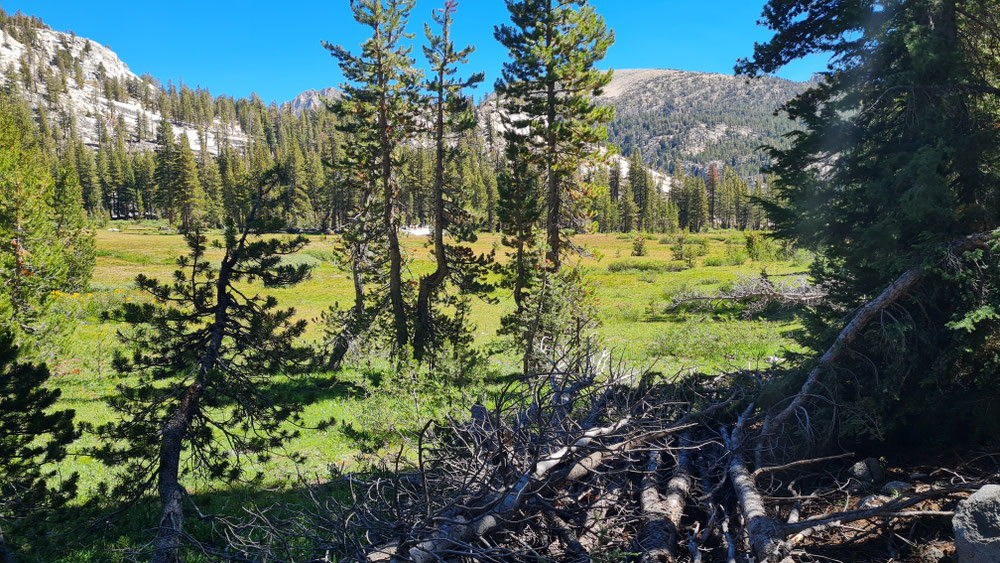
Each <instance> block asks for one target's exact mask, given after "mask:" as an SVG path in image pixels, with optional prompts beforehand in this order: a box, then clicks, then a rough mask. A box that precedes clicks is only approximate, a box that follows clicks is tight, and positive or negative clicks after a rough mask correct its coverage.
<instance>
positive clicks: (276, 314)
mask: <svg viewBox="0 0 1000 563" xmlns="http://www.w3.org/2000/svg"><path fill="white" fill-rule="evenodd" d="M276 183H277V174H274V173H269V174H266V175H265V181H264V182H263V183H261V184H260V185H258V187H257V190H256V196H255V198H254V200H255V201H254V204H253V206H252V208H251V210H250V212H249V214H248V215H247V218H246V222H245V223H244V224H242V225H238V226H237V225H235V224H234V223H232V222H230V223H229V225H228V226H227V228H226V232H225V236H224V243H223V245H222V246H223V252H224V253H223V256H222V261H221V263H220V264H219V265H218V266H213V265H212V263H211V262H210V261H209V260H208V259H207V257H206V243H207V239H206V238H205V236H204V235H203V234H202V233H201V232H200V231H198V230H196V229H193V230H191V231H189V232H187V233H186V234H185V236H186V239H187V243H188V246H189V248H190V253H189V254H188V255H187V256H182V257H180V258H179V259H178V261H177V264H178V270H177V272H175V275H174V281H173V282H172V283H164V282H160V281H157V280H155V279H151V278H148V277H146V276H145V275H140V276H139V277H138V278H136V284H137V286H138V287H139V289H141V290H142V291H144V292H145V293H147V294H148V295H149V297H150V298H151V301H149V302H145V303H128V304H125V305H124V307H123V308H122V310H121V311H120V312H119V313H118V315H116V318H117V320H119V321H121V322H124V323H126V324H127V325H130V326H131V327H133V328H132V330H126V331H123V332H122V333H121V334H122V340H123V344H124V345H125V350H124V352H122V353H120V354H119V355H118V356H117V357H116V359H115V365H116V368H117V370H118V371H119V372H120V373H122V374H127V375H128V376H129V378H130V379H128V380H126V381H127V382H126V383H123V384H121V385H120V386H119V388H118V395H117V396H115V397H113V398H111V399H110V400H109V406H110V407H111V409H112V410H114V411H115V412H117V413H119V414H120V415H121V417H122V418H121V420H120V421H117V422H111V423H108V424H105V425H102V426H100V427H98V428H97V429H96V431H97V433H98V434H99V435H100V436H102V437H103V438H104V441H103V445H101V446H99V447H98V448H96V449H95V450H94V451H93V455H94V456H95V457H97V458H98V459H101V460H102V461H104V462H105V463H107V464H108V465H111V466H115V467H118V468H120V469H121V471H122V473H121V477H122V479H121V481H120V483H119V484H118V485H117V486H116V488H115V493H117V494H118V495H119V496H121V497H123V498H133V499H134V498H137V497H138V496H140V495H143V494H146V493H147V492H148V491H147V488H148V484H149V483H150V482H151V481H155V482H156V483H157V489H158V492H159V496H160V502H161V504H162V516H161V519H160V521H159V525H158V527H157V534H156V539H155V542H154V548H155V551H154V555H153V558H152V560H153V561H154V562H157V563H176V562H178V561H180V560H181V559H180V555H179V549H180V546H181V539H182V536H183V521H184V510H183V506H184V496H183V495H184V487H183V485H182V484H181V478H182V477H183V476H184V475H187V474H188V473H190V472H196V473H198V474H201V475H205V476H207V477H209V478H216V479H228V480H230V481H235V480H237V479H241V478H243V476H244V475H245V473H246V471H247V466H248V465H249V462H250V461H251V460H256V461H263V460H266V459H267V458H268V456H269V454H270V452H272V451H274V450H275V449H276V448H278V447H280V446H281V445H282V444H284V443H285V442H287V441H288V440H289V439H291V438H293V437H294V436H295V435H296V434H297V432H295V431H292V430H289V429H288V428H287V427H286V426H285V423H286V422H297V421H298V420H299V413H300V412H301V408H302V407H301V406H299V405H297V404H289V403H286V402H283V401H282V400H281V399H280V398H279V397H276V396H275V395H274V394H273V393H271V392H270V391H269V388H268V385H267V384H268V383H269V382H271V381H272V380H273V378H274V377H276V376H278V375H280V374H290V373H295V371H296V370H297V369H298V367H299V366H302V365H304V364H305V362H306V360H307V359H308V356H309V354H308V352H307V351H306V350H305V349H302V348H299V347H298V346H297V345H296V339H298V338H299V337H300V336H301V335H302V333H303V331H304V330H305V321H302V320H300V321H293V320H292V319H293V316H294V310H292V309H278V308H277V301H276V300H275V298H274V297H273V296H266V297H265V296H261V295H253V294H252V293H250V292H248V291H247V290H246V287H245V284H247V283H252V282H258V283H262V284H263V286H264V287H265V288H268V289H273V288H283V287H289V286H292V285H295V284H296V283H298V282H300V281H302V280H303V279H305V278H306V276H307V275H308V274H309V269H308V267H307V266H306V265H298V266H293V265H288V264H283V263H282V261H281V259H282V257H283V256H286V255H288V254H292V253H294V252H297V251H298V250H300V249H301V248H302V247H303V246H304V245H305V244H307V242H308V241H307V240H306V239H305V238H302V237H297V238H294V239H290V240H278V239H269V240H267V239H260V238H257V237H258V236H259V235H261V234H263V233H265V232H267V231H269V230H273V229H274V228H275V227H276V226H277V224H276V223H275V222H274V221H273V220H270V219H267V217H268V216H269V215H271V213H269V210H273V207H274V204H275V202H274V201H273V191H274V186H275V185H276ZM185 460H187V461H185ZM250 477H252V478H255V479H259V478H260V477H262V475H261V474H256V475H251V476H250Z"/></svg>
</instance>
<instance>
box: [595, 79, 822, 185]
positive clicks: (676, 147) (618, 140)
mask: <svg viewBox="0 0 1000 563" xmlns="http://www.w3.org/2000/svg"><path fill="white" fill-rule="evenodd" d="M807 87H808V83H803V82H792V81H789V80H783V79H780V78H773V77H764V78H761V79H758V80H754V81H747V80H746V79H744V78H739V77H734V76H727V75H723V74H706V73H700V72H687V71H680V70H653V69H625V70H616V71H615V74H614V78H613V80H612V81H611V83H610V84H609V85H608V87H607V88H606V89H605V91H604V94H603V95H602V96H600V98H599V100H600V102H601V103H606V104H613V105H614V106H615V107H616V114H615V119H614V121H613V122H612V123H611V124H610V126H609V127H608V132H609V138H610V141H611V143H612V144H613V145H615V146H618V147H619V148H620V149H621V150H622V152H623V153H624V154H631V152H632V151H633V150H635V149H640V150H641V151H642V154H643V157H644V159H645V161H646V162H648V163H650V164H651V165H652V166H654V167H656V168H659V169H661V170H668V169H671V168H672V166H673V165H676V164H681V165H682V166H684V168H685V169H687V170H691V169H694V170H700V169H703V168H704V167H706V166H707V165H708V164H709V163H710V162H722V163H724V164H727V165H730V166H733V167H735V168H737V169H738V170H739V171H740V172H741V173H743V174H746V175H748V174H754V173H756V172H757V171H758V170H759V168H760V166H761V165H762V164H764V163H765V162H766V155H765V154H764V153H763V152H762V151H760V150H758V147H759V146H760V145H762V144H779V145H780V144H782V143H783V142H784V141H783V139H782V138H781V137H782V135H784V134H785V133H788V132H789V131H792V130H793V129H794V123H792V122H791V121H789V120H788V119H787V118H786V117H785V116H784V115H777V116H776V115H774V112H775V110H776V109H777V108H778V107H779V106H780V105H781V104H782V103H784V102H786V101H788V100H790V99H791V98H793V97H794V96H795V95H797V94H799V93H800V92H802V91H803V90H805V89H806V88H807Z"/></svg>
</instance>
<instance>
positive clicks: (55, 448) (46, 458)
mask: <svg viewBox="0 0 1000 563" xmlns="http://www.w3.org/2000/svg"><path fill="white" fill-rule="evenodd" d="M19 354H20V350H19V349H18V346H17V345H16V344H15V343H14V336H13V334H11V333H10V332H9V331H8V330H7V329H6V328H4V329H0V561H13V560H14V557H13V550H14V548H15V547H16V546H11V545H9V544H8V542H7V541H5V532H9V531H10V528H11V527H17V526H19V525H23V524H25V523H26V522H30V520H31V519H32V516H33V515H35V514H37V513H38V511H39V510H42V509H51V508H56V507H58V506H61V505H62V504H64V503H65V502H66V501H67V500H69V499H70V498H71V497H72V496H73V494H75V492H76V485H77V477H78V475H77V474H75V473H74V474H72V475H66V476H64V479H65V480H64V481H62V483H60V484H58V485H57V486H53V485H54V483H51V481H52V480H53V478H54V477H55V476H56V470H55V469H54V468H53V465H51V464H54V463H58V462H60V461H62V460H63V459H64V458H65V457H66V446H68V445H69V444H70V443H71V442H72V441H73V440H75V439H76V437H77V436H78V432H77V431H76V428H75V427H74V424H73V418H74V412H73V411H72V410H62V409H57V408H55V407H56V404H57V401H58V400H59V396H60V391H59V390H58V389H48V388H46V387H45V384H46V382H47V380H48V379H49V370H48V368H47V367H46V366H45V365H44V364H41V365H32V364H30V363H23V362H22V361H21V360H20V359H19ZM44 464H49V465H48V467H46V466H45V465H44Z"/></svg>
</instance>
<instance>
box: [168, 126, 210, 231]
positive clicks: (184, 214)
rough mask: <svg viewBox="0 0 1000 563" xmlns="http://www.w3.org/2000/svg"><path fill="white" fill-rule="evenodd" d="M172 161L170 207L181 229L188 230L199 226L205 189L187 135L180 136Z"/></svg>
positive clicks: (203, 207) (203, 205)
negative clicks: (179, 221)
mask: <svg viewBox="0 0 1000 563" xmlns="http://www.w3.org/2000/svg"><path fill="white" fill-rule="evenodd" d="M175 158H176V160H175V161H174V164H173V168H174V178H173V179H174V187H173V198H174V199H173V201H172V202H171V205H172V207H173V208H174V209H175V210H176V213H177V214H179V215H180V219H181V230H182V231H183V232H188V231H191V230H193V229H196V228H198V227H199V226H200V224H201V222H202V220H203V213H204V209H205V191H204V190H203V189H202V187H201V180H199V178H198V163H197V161H195V158H194V152H192V151H191V145H190V143H189V142H188V138H187V136H181V138H180V142H179V143H178V148H177V150H176V157H175Z"/></svg>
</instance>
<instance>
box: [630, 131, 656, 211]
mask: <svg viewBox="0 0 1000 563" xmlns="http://www.w3.org/2000/svg"><path fill="white" fill-rule="evenodd" d="M648 176H649V174H648V172H647V171H646V165H645V163H643V161H642V151H640V150H639V149H635V150H634V151H632V156H631V158H629V167H628V184H629V191H630V192H631V194H632V199H633V200H634V201H635V207H636V215H637V220H636V222H635V229H636V230H643V229H646V230H649V228H650V226H649V225H650V222H651V221H650V219H651V217H650V212H651V209H650V207H651V200H652V186H651V185H650V182H649V177H648Z"/></svg>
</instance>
